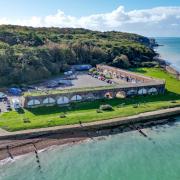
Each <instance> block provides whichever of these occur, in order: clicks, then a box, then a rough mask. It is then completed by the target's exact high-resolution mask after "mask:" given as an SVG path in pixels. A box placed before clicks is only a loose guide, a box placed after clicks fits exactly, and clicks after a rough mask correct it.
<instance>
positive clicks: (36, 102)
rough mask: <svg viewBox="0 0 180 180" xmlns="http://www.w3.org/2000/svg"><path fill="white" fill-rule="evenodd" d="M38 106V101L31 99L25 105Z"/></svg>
mask: <svg viewBox="0 0 180 180" xmlns="http://www.w3.org/2000/svg"><path fill="white" fill-rule="evenodd" d="M39 104H41V103H40V101H39V100H38V99H32V100H30V101H28V103H27V105H28V106H34V105H39Z"/></svg>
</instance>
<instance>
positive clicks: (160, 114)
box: [0, 107, 180, 138]
mask: <svg viewBox="0 0 180 180" xmlns="http://www.w3.org/2000/svg"><path fill="white" fill-rule="evenodd" d="M173 115H180V107H176V108H169V109H162V110H157V111H152V112H146V113H141V114H138V115H134V116H128V117H122V118H114V119H109V120H103V121H96V122H91V123H82V124H81V125H79V124H75V125H66V126H56V127H49V128H40V129H30V130H23V131H16V132H7V131H5V130H2V129H0V138H2V137H6V136H18V135H20V136H21V135H42V134H48V133H52V132H67V131H70V130H71V131H72V130H77V129H90V128H103V127H108V126H117V125H122V124H125V123H129V122H138V121H147V120H152V119H154V120H155V119H157V118H166V117H168V116H173Z"/></svg>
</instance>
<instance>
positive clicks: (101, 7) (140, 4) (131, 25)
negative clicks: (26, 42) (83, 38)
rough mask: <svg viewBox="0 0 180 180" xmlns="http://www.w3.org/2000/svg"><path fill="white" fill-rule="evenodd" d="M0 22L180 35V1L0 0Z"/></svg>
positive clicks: (153, 34) (151, 34) (148, 34)
mask: <svg viewBox="0 0 180 180" xmlns="http://www.w3.org/2000/svg"><path fill="white" fill-rule="evenodd" d="M0 24H18V25H28V26H35V27H39V26H47V27H50V26H56V27H82V28H88V29H92V30H100V31H108V30H117V31H127V32H134V33H139V34H143V35H147V36H180V31H179V29H180V0H149V1H148V0H0Z"/></svg>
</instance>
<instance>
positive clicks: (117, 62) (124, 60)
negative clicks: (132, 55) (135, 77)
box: [112, 54, 130, 69]
mask: <svg viewBox="0 0 180 180" xmlns="http://www.w3.org/2000/svg"><path fill="white" fill-rule="evenodd" d="M112 65H113V66H116V67H119V68H125V69H126V68H128V67H130V63H129V59H128V57H127V56H126V55H123V54H122V55H120V56H116V57H115V58H114V60H113V62H112Z"/></svg>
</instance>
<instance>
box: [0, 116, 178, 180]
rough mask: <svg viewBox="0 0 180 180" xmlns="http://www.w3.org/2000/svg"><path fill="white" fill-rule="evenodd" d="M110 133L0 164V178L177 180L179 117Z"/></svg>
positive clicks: (28, 179) (42, 179) (34, 179)
mask: <svg viewBox="0 0 180 180" xmlns="http://www.w3.org/2000/svg"><path fill="white" fill-rule="evenodd" d="M144 132H146V134H147V135H148V137H149V138H145V137H144V136H142V135H141V134H139V132H137V131H131V132H126V133H122V134H117V135H110V136H108V137H106V138H105V139H103V140H91V141H88V142H84V143H82V144H76V145H72V146H70V145H69V146H64V147H62V146H61V147H54V148H51V149H48V150H46V151H43V152H41V153H39V157H40V164H41V169H39V167H38V164H37V162H36V157H35V154H33V153H31V154H28V155H25V156H22V157H20V158H18V159H16V160H15V161H14V162H8V163H5V164H4V165H2V164H1V166H0V180H179V179H180V117H177V121H176V122H175V123H174V124H171V125H168V124H166V125H162V126H155V127H152V128H147V129H144Z"/></svg>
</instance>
